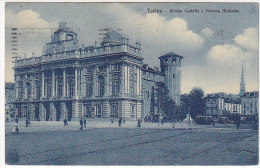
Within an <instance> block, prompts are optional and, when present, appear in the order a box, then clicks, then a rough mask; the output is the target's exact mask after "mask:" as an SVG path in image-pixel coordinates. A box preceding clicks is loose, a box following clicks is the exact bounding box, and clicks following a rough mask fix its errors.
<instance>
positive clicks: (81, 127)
mask: <svg viewBox="0 0 260 168" xmlns="http://www.w3.org/2000/svg"><path fill="white" fill-rule="evenodd" d="M79 124H80V128H79V130H83V120H82V118H81V119H80V121H79Z"/></svg>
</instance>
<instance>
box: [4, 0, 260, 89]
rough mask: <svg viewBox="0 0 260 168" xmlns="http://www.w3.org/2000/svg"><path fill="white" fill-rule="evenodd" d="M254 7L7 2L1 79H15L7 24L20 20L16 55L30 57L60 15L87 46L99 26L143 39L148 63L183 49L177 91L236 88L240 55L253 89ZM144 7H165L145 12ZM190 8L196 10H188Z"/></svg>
mask: <svg viewBox="0 0 260 168" xmlns="http://www.w3.org/2000/svg"><path fill="white" fill-rule="evenodd" d="M258 8H259V7H258V4H257V3H6V7H5V10H6V11H5V14H6V15H5V27H6V29H5V36H6V40H5V42H6V44H5V46H6V49H5V61H6V63H5V75H6V76H5V80H6V81H7V82H13V80H14V76H13V74H14V72H13V70H12V67H13V66H14V65H13V63H12V55H11V28H13V27H16V28H18V32H19V36H18V53H19V55H20V56H21V57H22V58H24V57H27V58H29V57H31V56H32V53H33V55H34V56H40V55H41V54H42V50H43V47H44V45H45V43H47V42H50V36H51V34H52V33H53V32H54V31H55V30H56V29H57V28H58V23H59V22H67V25H68V27H71V28H72V29H73V30H74V31H75V32H76V33H78V37H79V42H80V44H84V46H89V45H94V44H95V41H97V42H98V43H100V42H101V39H100V37H101V36H100V35H98V33H100V32H99V31H98V29H100V28H105V27H109V28H112V29H120V33H122V34H125V35H126V36H128V37H129V39H130V43H132V44H134V45H135V42H136V41H140V42H141V48H142V57H144V63H148V64H149V65H150V66H151V67H154V66H157V67H159V59H158V57H159V56H161V55H164V54H166V53H168V52H173V53H176V54H178V55H181V56H183V62H182V81H181V83H182V86H181V92H182V93H189V92H190V91H191V89H192V88H194V87H201V88H202V89H203V90H204V92H205V93H206V94H208V93H216V92H226V93H233V94H238V92H239V88H240V78H241V65H242V61H244V62H245V67H244V69H245V83H246V91H255V90H258V81H259V79H258V78H259V74H258V73H259V68H258V65H259V59H258V55H259V54H258V53H259V44H258V41H259V39H258V38H259V34H258V32H259V23H258V20H259V19H258V11H259V9H258ZM148 9H150V10H154V9H156V10H162V12H161V13H149V12H148ZM171 9H172V10H175V11H176V12H172V13H171V12H170V10H171ZM195 9H197V10H199V11H200V12H198V13H194V12H185V11H187V10H195ZM222 9H232V10H236V11H238V10H239V12H234V13H225V12H222ZM177 10H178V11H182V12H179V13H178V12H177ZM207 10H208V11H209V10H211V11H212V10H220V13H216V12H206V11H207ZM202 11H203V13H202Z"/></svg>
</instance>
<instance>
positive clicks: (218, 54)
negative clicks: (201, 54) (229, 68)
mask: <svg viewBox="0 0 260 168" xmlns="http://www.w3.org/2000/svg"><path fill="white" fill-rule="evenodd" d="M251 55H252V54H251V53H250V52H244V51H243V50H242V49H241V48H239V47H237V46H236V45H232V44H225V45H215V46H213V47H212V48H211V49H210V50H209V52H208V57H209V58H210V59H211V60H214V61H215V62H221V63H228V64H229V63H231V62H233V63H234V62H235V61H237V60H239V61H242V59H246V58H247V57H250V56H251Z"/></svg>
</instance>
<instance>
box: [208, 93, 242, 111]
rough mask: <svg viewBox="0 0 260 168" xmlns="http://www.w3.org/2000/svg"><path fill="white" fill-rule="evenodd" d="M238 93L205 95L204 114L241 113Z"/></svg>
mask: <svg viewBox="0 0 260 168" xmlns="http://www.w3.org/2000/svg"><path fill="white" fill-rule="evenodd" d="M240 101H241V100H240V98H239V96H238V95H232V94H225V93H215V94H208V95H207V96H206V114H209V115H212V116H225V115H227V114H241V103H240Z"/></svg>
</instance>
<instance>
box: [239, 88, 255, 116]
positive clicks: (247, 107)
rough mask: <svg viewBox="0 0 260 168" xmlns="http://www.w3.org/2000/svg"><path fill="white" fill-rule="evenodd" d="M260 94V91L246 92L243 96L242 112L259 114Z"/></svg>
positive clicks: (244, 113)
mask: <svg viewBox="0 0 260 168" xmlns="http://www.w3.org/2000/svg"><path fill="white" fill-rule="evenodd" d="M258 96H259V92H258V91H254V92H245V93H244V94H243V95H242V96H241V106H242V110H241V114H242V115H245V116H253V115H258V114H259V112H258Z"/></svg>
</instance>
